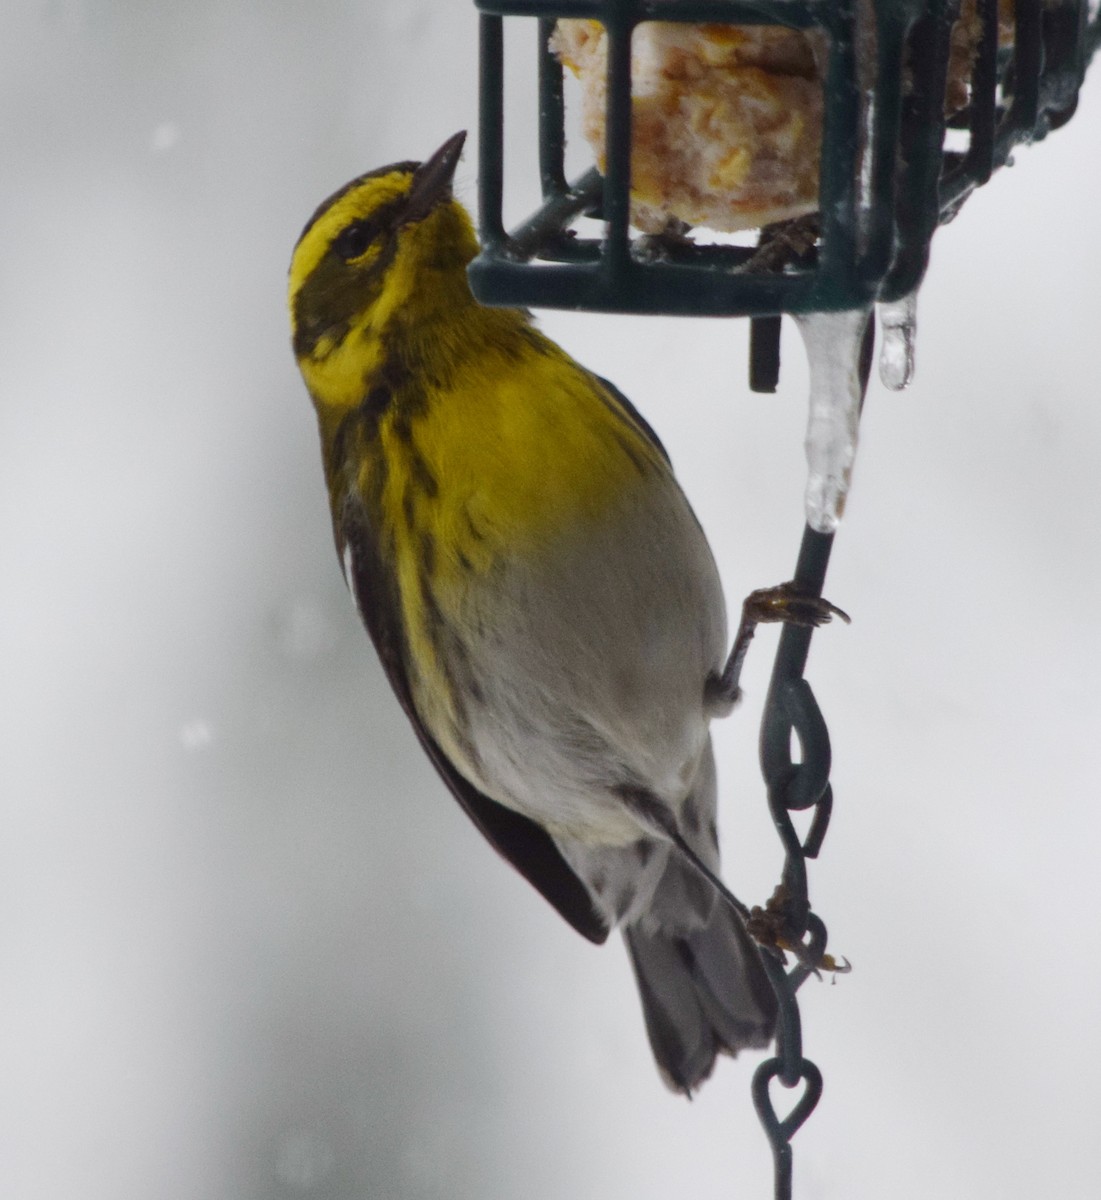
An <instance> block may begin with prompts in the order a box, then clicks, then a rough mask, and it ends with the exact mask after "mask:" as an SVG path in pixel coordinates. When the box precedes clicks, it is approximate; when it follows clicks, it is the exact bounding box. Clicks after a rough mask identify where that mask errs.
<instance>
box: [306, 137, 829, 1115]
mask: <svg viewBox="0 0 1101 1200" xmlns="http://www.w3.org/2000/svg"><path fill="white" fill-rule="evenodd" d="M462 143H463V135H462V134H458V135H456V136H455V137H453V138H451V139H450V140H449V141H448V142H446V143H445V144H444V145H443V146H442V147H441V148H440V149H439V150H438V151H437V152H436V153H435V154H434V155H433V156H432V157H431V158H429V159H428V160H427V161H425V162H423V163H416V162H401V163H395V164H393V165H391V166H386V167H382V168H380V169H378V170H375V171H371V172H369V173H368V174H366V175H362V176H360V177H359V178H358V179H354V180H352V182H351V183H349V184H348V185H347V186H345V187H343V188H341V189H340V191H338V192H336V193H335V194H334V195H333V196H331V197H330V198H329V199H328V200H326V201H325V202H324V203H323V204H322V205H321V207H320V208H319V209H318V210H317V211H316V212H315V213H314V215H313V217H312V218H311V219H310V221H309V224H308V225H307V226H306V228H305V230H304V231H303V233H302V236H301V238H300V239H299V241H298V244H297V246H296V248H295V251H294V258H293V261H292V263H291V269H290V287H289V292H290V296H289V301H290V311H291V322H292V327H293V345H294V352H295V355H296V357H297V360H298V365H299V367H300V369H301V372H302V376H303V378H304V379H305V382H306V386H307V387H308V389H309V392H310V395H311V397H312V398H313V402H314V405H315V407H316V409H317V416H318V421H319V423H320V431H321V445H322V455H323V459H324V467H325V479H326V482H327V485H328V491H329V502H330V505H331V509H332V519H333V533H334V536H335V538H336V545H337V550H338V553H339V555H340V557H341V560H342V562H343V564H344V573H345V577H346V579H347V582H348V584H349V586H350V588H351V591H352V593H353V595H354V597H355V600H356V602H357V604H358V606H359V611H360V613H361V615H362V618H363V621H364V623H365V625H366V626H367V630H368V632H369V633H370V635H371V638H372V640H373V641H374V644H375V648H376V649H377V651H378V654H379V657H380V659H381V660H382V664H383V667H384V668H385V671H386V674H387V676H388V678H389V680H390V683H391V685H392V686H393V689H394V691H395V693H396V694H397V697H398V700H399V701H400V703H401V705H402V707H403V708H404V710H405V712H406V714H407V715H408V717H409V719H410V721H411V722H412V723H413V726H414V728H415V730H416V732H417V735H418V737H419V738H420V740H421V743H422V744H423V746H424V748H425V750H426V751H427V753H428V755H429V757H430V758H431V760H432V762H433V764H434V765H435V767H436V769H437V770H438V771H439V773H440V775H441V776H442V777H443V779H444V781H445V782H446V783H447V785H448V787H449V788H450V789H451V791H452V792H453V793H454V794H455V796H456V797H457V799H458V800H459V802H460V803H461V804H462V806H463V807H464V808H465V810H466V811H467V813H468V814H469V815H470V816H471V817H472V818H473V820H474V822H475V824H476V825H477V826H478V827H479V829H481V831H482V833H483V834H484V835H485V836H486V837H487V838H488V839H489V841H490V842H491V843H492V844H493V845H494V846H495V847H496V849H497V850H498V851H499V852H500V853H501V854H502V855H504V857H505V858H507V859H508V860H509V861H510V862H511V863H512V864H513V866H515V867H516V868H517V869H518V870H519V871H520V872H521V874H523V875H524V876H525V877H526V878H527V879H528V880H529V881H530V882H531V883H532V884H534V886H535V887H536V888H538V889H539V891H540V892H542V893H543V895H544V896H545V897H546V898H547V900H549V901H550V903H551V904H552V905H554V907H555V908H556V909H557V910H558V911H559V912H560V913H561V914H562V916H563V917H565V919H566V920H567V921H569V923H570V924H571V925H573V926H574V928H575V929H577V930H578V931H579V932H580V933H582V934H584V936H585V937H587V938H589V939H591V940H592V941H594V942H602V941H603V940H604V939H605V938H606V937H607V935H608V932H609V931H610V930H611V929H612V928H613V927H614V926H615V925H617V924H621V925H622V927H623V932H624V936H625V939H626V942H627V946H628V948H629V951H630V955H631V959H632V962H633V964H634V969H635V974H636V977H637V980H638V986H639V990H640V993H641V997H642V1004H643V1009H644V1013H645V1018H646V1024H647V1029H648V1032H649V1037H650V1042H651V1045H652V1047H653V1051H654V1054H655V1057H656V1058H657V1062H658V1065H659V1068H660V1069H661V1072H662V1075H663V1077H664V1078H665V1080H666V1082H667V1083H668V1084H669V1085H670V1086H672V1087H673V1088H675V1089H677V1090H680V1091H685V1092H688V1091H690V1090H691V1089H692V1088H694V1087H695V1086H696V1085H698V1084H699V1083H700V1082H701V1081H702V1080H704V1079H705V1078H707V1076H708V1075H709V1074H710V1072H711V1069H712V1067H713V1065H714V1062H715V1057H716V1054H717V1053H718V1052H720V1051H725V1052H728V1053H731V1054H734V1053H736V1052H737V1051H738V1050H739V1049H741V1048H742V1047H748V1046H764V1045H766V1044H767V1043H768V1042H769V1040H770V1039H771V1037H772V1034H773V1028H774V1024H775V1017H776V1002H775V999H774V997H773V993H772V990H771V988H770V986H769V983H768V980H767V978H766V976H765V974H764V970H763V968H762V966H761V962H760V959H759V957H758V955H759V951H758V949H757V946H756V945H755V944H754V943H753V941H752V940H751V939H750V938H749V936H748V935H747V933H746V931H745V928H744V925H743V923H742V921H741V919H740V918H739V917H738V915H737V914H736V913H735V912H734V911H733V910H732V909H731V908H730V907H729V906H728V905H727V904H724V903H720V902H717V896H716V892H715V888H714V887H713V886H712V884H711V883H709V882H708V880H707V879H706V878H704V877H703V875H702V874H701V872H700V870H699V867H698V864H696V865H694V864H693V863H692V861H690V860H691V859H692V858H693V857H694V858H697V859H698V860H701V861H702V863H704V864H706V867H707V868H708V869H710V870H711V871H714V872H717V871H718V867H719V850H718V841H717V832H716V826H715V807H716V784H715V767H714V760H713V757H712V751H711V740H710V734H709V732H708V722H709V720H710V718H711V717H712V716H715V715H719V714H721V713H725V712H726V711H729V708H730V704H731V702H732V699H733V697H732V696H730V695H724V694H723V693H722V689H721V688H719V687H717V686H716V681H717V680H719V679H720V677H721V675H722V671H723V665H724V660H725V652H726V638H727V631H726V615H725V606H724V602H723V595H722V591H721V588H720V584H719V576H718V572H717V570H716V567H715V563H714V560H713V558H712V555H711V551H710V548H709V547H708V544H707V541H706V539H705V538H704V535H703V532H702V530H701V529H700V526H699V523H698V522H697V520H696V518H695V515H694V514H693V512H692V510H691V508H690V507H689V505H688V501H687V500H686V499H685V497H684V494H683V493H682V491H681V489H680V487H679V486H678V485H677V482H676V480H675V479H674V477H673V472H672V470H671V468H670V465H669V461H668V459H667V457H666V454H665V451H664V450H663V448H662V446H661V444H660V443H659V442H658V440H657V438H656V436H655V435H654V433H653V431H652V430H651V429H650V428H649V426H648V425H647V424H646V422H645V421H644V420H643V419H642V417H641V416H640V415H639V414H638V413H637V412H636V411H635V409H634V408H633V407H632V406H631V405H630V403H629V402H628V401H627V400H626V399H625V398H624V397H623V396H622V395H620V394H619V392H617V391H616V389H615V388H614V387H612V386H611V385H610V384H608V383H606V382H605V381H604V380H602V379H600V378H598V377H597V376H596V375H593V374H592V373H591V372H590V371H587V370H585V369H584V368H583V367H581V366H579V365H578V364H577V363H576V362H574V361H573V359H571V358H570V357H569V355H567V354H566V353H565V352H564V351H563V350H562V349H560V348H559V347H558V346H557V345H555V343H553V342H552V341H550V340H549V339H548V338H546V337H544V336H543V335H542V334H541V333H540V332H539V331H538V330H537V329H536V328H535V327H534V325H533V322H532V318H531V316H530V314H528V313H526V312H522V311H519V310H516V309H505V308H485V307H482V306H481V305H479V304H478V303H477V302H476V301H475V300H474V298H473V296H472V295H471V293H470V290H469V288H468V285H467V279H466V266H467V263H468V262H469V261H470V260H471V259H472V258H473V257H474V255H475V254H476V253H477V250H478V244H477V240H476V238H475V235H474V230H473V227H472V225H471V221H470V218H469V217H468V215H467V213H466V211H465V210H464V209H463V208H462V206H461V205H459V204H458V203H457V202H456V201H455V200H454V199H453V198H452V194H451V180H452V176H453V175H454V171H455V167H456V165H457V163H458V159H459V155H460V152H461V149H462ZM827 608H828V606H827ZM828 615H829V614H828V611H826V610H825V609H820V610H816V613H815V614H812V616H811V618H810V619H812V620H813V622H814V623H818V622H819V621H820V620H823V619H828ZM781 619H792V618H791V617H790V615H789V616H784V617H782V618H781ZM678 847H679V848H678Z"/></svg>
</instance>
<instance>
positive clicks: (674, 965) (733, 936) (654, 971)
mask: <svg viewBox="0 0 1101 1200" xmlns="http://www.w3.org/2000/svg"><path fill="white" fill-rule="evenodd" d="M690 871H691V868H690V867H689V866H688V865H687V864H686V863H684V862H683V861H682V860H678V859H676V858H673V859H671V861H670V862H669V865H668V867H667V868H666V872H665V877H664V878H663V879H662V882H661V884H660V885H659V888H658V891H657V894H656V895H655V897H654V901H655V902H654V904H653V905H652V908H651V912H650V913H649V914H647V915H646V916H644V917H643V918H642V919H641V920H640V921H638V922H636V923H633V924H629V925H626V926H625V927H624V929H623V936H624V939H625V941H626V942H627V949H628V951H629V952H630V957H631V963H632V965H633V966H634V970H635V978H636V980H637V981H638V990H639V994H640V995H641V997H642V1010H643V1014H644V1015H645V1017H646V1031H647V1033H648V1034H649V1037H650V1046H651V1048H652V1049H653V1052H654V1057H655V1058H656V1059H657V1063H658V1069H659V1070H660V1071H661V1074H662V1078H663V1079H664V1080H665V1082H666V1083H667V1084H668V1085H669V1087H670V1088H672V1089H673V1090H674V1091H678V1092H684V1093H685V1094H686V1095H690V1094H691V1093H692V1091H693V1090H694V1089H695V1088H697V1087H698V1086H699V1085H700V1084H701V1083H703V1081H704V1080H705V1079H706V1078H707V1077H708V1076H709V1075H710V1074H711V1071H712V1068H713V1067H714V1065H715V1058H716V1056H717V1055H718V1054H719V1053H720V1052H722V1053H725V1054H730V1055H735V1054H737V1053H738V1051H739V1050H742V1049H756V1048H760V1047H763V1046H767V1045H768V1043H769V1042H770V1041H771V1040H772V1035H773V1031H774V1029H775V1025H776V997H775V995H774V994H773V991H772V986H771V984H770V983H769V981H768V977H767V976H766V975H765V971H764V967H763V966H762V965H761V959H760V952H759V951H758V949H757V947H756V945H754V943H753V941H752V939H751V938H750V937H749V935H748V934H747V933H746V931H745V926H744V925H743V924H742V920H741V918H740V917H739V916H738V915H737V913H735V912H733V911H732V910H731V909H730V908H729V907H728V906H727V905H726V904H724V903H722V902H721V901H718V902H717V903H715V904H714V905H713V907H712V908H711V913H710V916H709V917H708V918H707V920H706V921H705V922H704V923H703V924H702V925H699V926H697V927H695V928H690V929H684V928H683V927H681V928H676V927H671V926H668V925H662V924H660V923H658V922H657V921H655V919H654V918H655V916H656V915H657V913H660V911H661V909H662V908H663V907H665V906H664V905H663V904H662V903H661V901H662V899H663V897H662V895H661V893H662V892H663V891H665V889H666V888H671V889H676V888H680V887H683V886H684V884H686V883H688V880H683V879H680V878H679V876H680V874H681V873H682V872H690ZM693 882H694V881H693ZM655 910H656V911H655Z"/></svg>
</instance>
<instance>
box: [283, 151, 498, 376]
mask: <svg viewBox="0 0 1101 1200" xmlns="http://www.w3.org/2000/svg"><path fill="white" fill-rule="evenodd" d="M464 136H465V135H463V134H456V135H455V137H453V138H451V139H450V140H449V141H447V142H445V143H444V145H443V146H441V147H440V149H439V150H438V151H437V152H436V153H435V154H434V155H433V156H432V157H431V158H429V159H427V160H426V161H425V162H423V163H416V162H400V163H394V164H392V165H390V166H387V167H380V168H379V169H378V170H375V171H370V172H368V173H367V174H366V175H361V176H360V177H359V178H358V179H354V180H352V182H351V183H349V184H347V185H345V186H344V187H343V188H341V189H340V190H339V191H338V192H335V193H334V194H333V195H332V196H330V197H329V199H328V200H326V201H325V202H324V204H322V205H321V207H320V208H318V210H317V212H316V213H314V215H313V217H312V218H311V219H310V221H309V223H308V224H307V226H306V228H305V230H304V231H303V233H302V236H301V237H300V238H299V240H298V245H297V246H296V247H295V251H294V257H293V258H292V260H291V269H290V281H289V289H288V290H289V296H288V300H289V304H290V312H291V326H292V329H293V335H294V351H295V355H296V356H297V358H298V360H299V362H300V363H301V364H302V365H303V369H304V370H305V369H306V364H307V363H310V364H314V365H317V366H320V365H321V364H322V363H324V362H325V360H327V359H328V358H329V357H330V356H331V355H333V353H334V351H338V350H339V349H340V348H341V347H342V346H343V344H344V342H345V340H346V339H347V338H348V335H349V333H351V332H352V331H353V330H356V331H362V332H368V331H369V329H370V328H371V327H372V326H373V327H374V328H375V329H376V330H381V328H382V327H383V326H384V325H385V323H386V321H387V320H388V319H389V317H390V316H391V315H392V314H393V313H394V311H395V310H396V309H398V308H399V307H401V306H402V305H403V304H405V303H407V302H408V301H409V299H410V295H411V292H412V290H413V285H414V283H415V282H416V275H417V272H418V271H419V270H420V269H422V268H423V267H424V266H425V265H427V264H433V265H436V266H439V267H441V268H445V269H446V268H450V267H451V266H452V265H453V262H452V260H455V261H461V262H462V264H463V265H465V261H466V260H468V259H469V258H470V257H472V256H473V254H474V253H475V252H476V249H477V245H476V242H475V239H474V234H473V230H472V229H471V227H470V223H469V219H468V218H467V217H466V214H465V213H464V212H463V211H462V209H461V208H460V206H459V205H457V204H456V203H455V202H454V201H453V200H452V199H451V178H452V175H453V174H454V171H455V167H456V165H457V164H458V160H459V154H460V152H461V150H462V143H463V139H464ZM464 256H465V257H464ZM363 349H364V348H362V347H361V350H363Z"/></svg>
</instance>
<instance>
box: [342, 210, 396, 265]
mask: <svg viewBox="0 0 1101 1200" xmlns="http://www.w3.org/2000/svg"><path fill="white" fill-rule="evenodd" d="M405 202H406V198H405V197H404V196H399V197H398V198H397V199H395V200H391V201H390V202H389V203H387V204H384V205H383V206H382V207H381V208H380V209H378V210H377V211H376V212H373V213H371V215H370V216H368V217H363V218H361V219H360V220H358V221H353V222H351V224H349V225H345V227H344V228H343V229H342V230H341V231H340V232H339V233H338V234H337V235H336V237H335V238H333V240H332V248H333V250H334V251H335V252H336V253H337V254H338V255H339V256H340V257H341V258H343V259H345V260H348V259H351V258H358V257H359V256H360V255H361V254H363V253H364V252H365V251H366V250H367V248H368V247H369V246H370V245H371V243H372V242H374V241H375V240H377V239H378V238H379V237H381V236H382V235H383V234H387V233H391V232H392V231H393V229H394V227H395V225H396V224H397V218H398V217H399V216H400V214H401V212H402V210H403V209H404V208H405Z"/></svg>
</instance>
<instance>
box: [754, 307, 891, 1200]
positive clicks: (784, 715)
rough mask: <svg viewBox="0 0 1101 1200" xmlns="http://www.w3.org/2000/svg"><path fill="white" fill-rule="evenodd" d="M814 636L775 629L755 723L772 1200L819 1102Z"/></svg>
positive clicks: (763, 1071) (814, 563) (824, 769)
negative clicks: (774, 1089) (760, 780)
mask: <svg viewBox="0 0 1101 1200" xmlns="http://www.w3.org/2000/svg"><path fill="white" fill-rule="evenodd" d="M874 336H875V331H874V321H873V320H872V319H869V322H868V328H867V331H866V333H865V336H864V342H863V345H862V347H861V356H860V382H861V388H862V390H864V389H866V388H867V384H868V374H869V371H870V367H871V359H872V349H873V342H874ZM832 547H833V534H826V533H817V532H815V531H814V530H813V529H811V528H810V527H809V526H807V527H806V528H805V529H804V531H803V542H802V545H801V546H800V549H799V559H798V562H797V563H796V567H795V575H794V578H793V580H792V582H793V584H794V585H795V588H796V590H797V591H799V592H800V593H801V594H804V595H810V596H821V595H822V588H823V585H824V584H825V580H826V568H827V566H828V565H829V559H830V550H831V549H832ZM813 633H814V629H813V628H812V627H810V626H805V625H785V626H784V627H783V629H782V631H781V634H780V644H779V646H778V648H777V650H776V660H775V662H774V664H773V668H772V679H771V681H770V683H769V689H768V695H767V697H766V699H765V707H764V715H763V717H762V719H761V738H760V760H761V774H762V776H763V777H764V780H765V784H766V786H767V789H768V806H769V811H770V812H771V814H772V820H773V823H774V825H775V826H776V832H777V833H778V834H779V837H780V841H781V843H782V844H783V848H784V869H783V874H782V876H781V883H780V886H779V887H778V888H777V889H776V891H775V893H774V894H773V897H772V899H771V900H770V901H769V903H768V905H767V906H766V908H765V909H763V910H762V909H759V908H758V909H754V911H753V916H752V917H751V920H750V928H751V930H752V929H753V927H754V925H755V924H758V925H760V927H761V928H763V929H764V930H766V931H768V930H773V931H775V930H777V929H779V930H782V932H783V935H784V939H785V945H786V946H787V948H794V949H795V952H796V958H797V962H796V965H795V966H794V967H792V969H791V970H787V969H786V968H785V965H784V963H783V961H782V959H781V958H780V957H779V956H778V955H773V954H769V953H765V954H762V956H761V957H762V960H763V962H764V966H765V971H766V973H767V974H768V977H769V980H770V982H771V983H772V987H773V991H775V993H776V999H777V1002H778V1005H779V1011H778V1014H777V1029H776V1054H775V1056H774V1057H772V1058H770V1059H767V1060H766V1061H765V1062H763V1063H761V1065H760V1066H759V1067H758V1068H757V1070H756V1072H755V1073H754V1076H753V1083H752V1095H753V1104H754V1107H755V1108H756V1110H757V1116H758V1118H759V1119H760V1122H761V1124H762V1126H763V1127H764V1131H765V1134H766V1136H767V1137H768V1139H769V1142H770V1143H771V1146H772V1157H773V1170H774V1178H775V1195H776V1200H791V1185H792V1165H793V1164H792V1149H791V1140H792V1138H793V1137H794V1136H795V1134H796V1133H797V1132H798V1131H799V1129H800V1127H801V1126H802V1124H803V1122H804V1121H805V1120H806V1119H807V1117H809V1116H810V1114H811V1113H812V1112H813V1111H814V1108H815V1106H816V1105H817V1104H818V1100H819V1097H820V1096H821V1094H822V1072H821V1071H820V1070H819V1069H818V1067H817V1066H816V1065H815V1064H814V1063H813V1062H812V1061H811V1060H810V1059H809V1058H805V1057H804V1056H803V1034H802V1025H801V1022H800V1017H799V1004H798V1001H797V1000H796V992H798V990H799V988H800V987H802V985H803V984H804V982H805V981H806V980H807V978H808V977H809V976H810V975H812V974H815V973H816V972H815V966H816V965H818V964H823V956H824V955H825V952H826V941H827V935H826V926H825V924H824V923H823V921H822V920H821V918H820V917H818V916H817V915H816V914H815V913H814V912H813V911H812V910H811V906H810V897H809V894H808V890H807V859H808V858H817V856H818V851H819V850H820V849H821V846H822V840H823V838H824V837H825V836H826V829H827V828H828V826H829V821H830V813H831V811H832V809H833V789H832V788H831V786H830V765H831V752H830V735H829V730H828V729H827V728H826V722H825V719H824V718H823V716H822V711H821V709H820V708H819V707H818V703H817V701H816V700H815V698H814V693H813V692H812V691H811V686H810V684H809V683H808V682H807V681H806V679H804V678H803V672H804V671H805V670H806V665H807V655H808V653H809V651H810V640H811V637H812V635H813ZM792 733H794V734H795V736H796V738H797V739H798V742H799V751H800V753H799V761H798V762H795V761H793V759H792V754H791V738H792ZM807 809H813V810H814V815H813V817H812V819H811V825H810V830H809V831H808V833H807V835H806V837H805V838H802V839H801V838H800V836H799V834H798V832H797V831H796V829H795V825H794V823H793V822H792V819H791V814H792V813H793V812H804V811H806V810H807ZM774 1079H778V1080H779V1081H780V1083H781V1084H782V1085H783V1086H784V1087H785V1088H789V1089H794V1088H796V1087H798V1086H800V1085H802V1089H803V1090H802V1094H801V1095H800V1096H799V1098H798V1100H796V1102H795V1104H794V1106H793V1107H792V1109H791V1110H790V1112H789V1113H788V1115H787V1116H786V1117H780V1116H779V1115H778V1114H777V1112H776V1107H775V1105H774V1104H773V1101H772V1095H771V1092H770V1086H771V1084H772V1081H773V1080H774Z"/></svg>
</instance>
